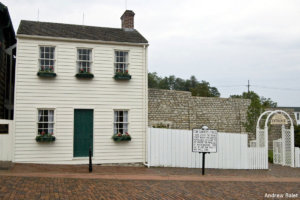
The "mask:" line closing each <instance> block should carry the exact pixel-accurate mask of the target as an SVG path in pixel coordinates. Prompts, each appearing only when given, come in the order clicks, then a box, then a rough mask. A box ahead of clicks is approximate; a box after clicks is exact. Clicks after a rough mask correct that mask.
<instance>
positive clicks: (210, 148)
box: [192, 129, 218, 153]
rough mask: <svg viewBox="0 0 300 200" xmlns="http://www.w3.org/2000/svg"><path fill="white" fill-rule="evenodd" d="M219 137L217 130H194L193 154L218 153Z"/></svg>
mask: <svg viewBox="0 0 300 200" xmlns="http://www.w3.org/2000/svg"><path fill="white" fill-rule="evenodd" d="M217 137H218V132H217V131H216V130H203V129H193V136H192V138H193V139H192V140H193V141H192V144H193V146H192V152H207V153H216V152H217Z"/></svg>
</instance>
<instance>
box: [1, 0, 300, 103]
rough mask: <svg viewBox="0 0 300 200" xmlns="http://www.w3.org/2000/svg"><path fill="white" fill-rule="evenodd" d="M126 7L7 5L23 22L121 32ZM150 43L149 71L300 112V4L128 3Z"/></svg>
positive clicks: (58, 0)
mask: <svg viewBox="0 0 300 200" xmlns="http://www.w3.org/2000/svg"><path fill="white" fill-rule="evenodd" d="M125 2H126V0H85V1H83V0H72V1H71V0H52V1H42V0H4V1H2V3H4V4H5V5H6V6H8V8H9V12H10V15H11V18H12V21H13V24H14V28H15V30H17V28H18V26H19V22H20V20H21V19H26V20H37V19H38V10H39V20H40V21H48V22H61V23H71V24H82V22H83V20H82V19H83V13H84V24H85V25H93V26H103V27H116V28H118V27H120V26H121V21H120V16H121V15H122V14H123V12H124V11H125V8H126V7H125ZM127 9H130V10H133V11H134V12H135V13H136V15H135V28H136V29H137V30H138V31H139V32H140V33H142V34H143V35H144V36H145V37H146V39H148V41H149V43H150V46H149V71H150V72H157V73H158V74H159V75H161V76H169V75H175V76H177V77H181V78H184V79H186V78H189V77H190V76H191V75H195V76H196V77H197V79H198V80H205V81H208V82H210V84H211V86H215V87H217V88H218V89H219V91H220V93H221V96H222V97H228V96H229V95H231V94H241V93H242V92H244V91H247V87H246V85H247V81H248V80H250V84H251V85H252V86H251V87H250V90H253V91H255V92H256V93H258V94H259V95H261V96H265V97H268V98H271V99H272V100H274V101H276V102H278V105H279V106H298V107H300V76H299V75H300V22H299V21H300V1H298V0H185V1H184V0H164V1H162V0H160V1H158V0H151V1H150V0H127Z"/></svg>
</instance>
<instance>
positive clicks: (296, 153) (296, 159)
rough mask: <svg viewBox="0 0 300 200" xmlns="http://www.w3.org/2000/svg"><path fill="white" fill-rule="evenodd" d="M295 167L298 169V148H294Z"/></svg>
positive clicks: (299, 151) (299, 156)
mask: <svg viewBox="0 0 300 200" xmlns="http://www.w3.org/2000/svg"><path fill="white" fill-rule="evenodd" d="M295 167H300V148H299V147H295Z"/></svg>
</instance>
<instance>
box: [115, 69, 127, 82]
mask: <svg viewBox="0 0 300 200" xmlns="http://www.w3.org/2000/svg"><path fill="white" fill-rule="evenodd" d="M114 79H115V80H130V79H131V75H130V74H128V70H126V71H125V72H121V71H120V70H118V71H117V72H116V73H115V76H114Z"/></svg>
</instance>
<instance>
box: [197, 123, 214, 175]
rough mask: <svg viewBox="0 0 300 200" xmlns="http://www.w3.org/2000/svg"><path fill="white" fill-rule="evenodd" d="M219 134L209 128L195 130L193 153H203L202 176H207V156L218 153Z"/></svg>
mask: <svg viewBox="0 0 300 200" xmlns="http://www.w3.org/2000/svg"><path fill="white" fill-rule="evenodd" d="M217 138H218V132H217V131H216V130H209V129H208V128H207V127H205V129H204V127H203V128H202V129H193V134H192V152H199V153H202V175H204V174H205V154H206V153H216V152H217Z"/></svg>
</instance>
